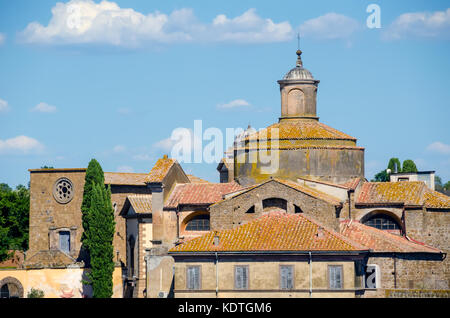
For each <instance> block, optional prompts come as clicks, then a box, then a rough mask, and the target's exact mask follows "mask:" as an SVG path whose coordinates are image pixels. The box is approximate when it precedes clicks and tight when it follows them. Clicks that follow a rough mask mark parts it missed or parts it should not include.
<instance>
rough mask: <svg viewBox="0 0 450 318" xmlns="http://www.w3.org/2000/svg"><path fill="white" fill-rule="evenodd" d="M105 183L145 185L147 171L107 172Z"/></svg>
mask: <svg viewBox="0 0 450 318" xmlns="http://www.w3.org/2000/svg"><path fill="white" fill-rule="evenodd" d="M104 176H105V184H113V185H138V186H145V179H146V178H147V176H148V174H147V173H124V172H105V173H104Z"/></svg>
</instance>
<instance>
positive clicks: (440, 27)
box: [383, 8, 450, 40]
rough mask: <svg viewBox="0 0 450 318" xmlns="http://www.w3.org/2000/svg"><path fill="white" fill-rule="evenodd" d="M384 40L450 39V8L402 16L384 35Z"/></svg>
mask: <svg viewBox="0 0 450 318" xmlns="http://www.w3.org/2000/svg"><path fill="white" fill-rule="evenodd" d="M383 37H384V39H387V40H398V39H401V38H407V37H420V38H446V39H450V8H448V9H447V10H445V11H435V12H409V13H404V14H402V15H400V16H399V17H398V18H397V19H395V20H394V22H392V24H391V25H390V26H389V27H388V28H387V30H386V31H385V32H384V33H383Z"/></svg>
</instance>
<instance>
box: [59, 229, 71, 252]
mask: <svg viewBox="0 0 450 318" xmlns="http://www.w3.org/2000/svg"><path fill="white" fill-rule="evenodd" d="M59 249H60V250H61V251H63V252H64V253H70V232H69V231H60V232H59Z"/></svg>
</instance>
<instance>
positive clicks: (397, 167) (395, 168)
mask: <svg viewBox="0 0 450 318" xmlns="http://www.w3.org/2000/svg"><path fill="white" fill-rule="evenodd" d="M388 169H390V170H391V173H397V172H402V166H401V164H400V160H398V158H391V159H390V160H389V163H388Z"/></svg>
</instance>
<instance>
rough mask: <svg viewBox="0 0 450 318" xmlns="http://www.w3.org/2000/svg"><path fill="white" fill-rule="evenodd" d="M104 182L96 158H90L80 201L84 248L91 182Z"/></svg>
mask: <svg viewBox="0 0 450 318" xmlns="http://www.w3.org/2000/svg"><path fill="white" fill-rule="evenodd" d="M104 183H105V177H104V175H103V170H102V167H101V166H100V164H99V163H98V161H97V160H95V159H92V160H91V161H90V162H89V165H88V167H87V169H86V176H85V179H84V191H83V202H82V203H81V219H82V225H83V230H84V232H83V234H82V236H81V242H82V244H83V245H84V246H83V247H84V248H85V249H86V250H89V241H88V240H87V233H88V232H89V222H88V214H89V209H90V207H91V201H92V186H93V184H101V185H103V184H104Z"/></svg>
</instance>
